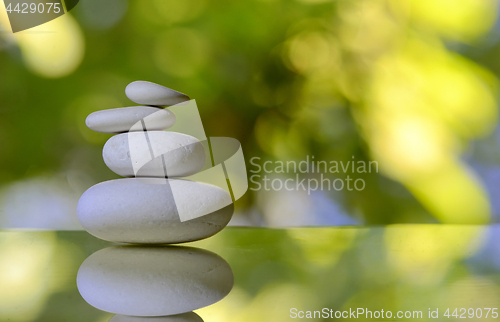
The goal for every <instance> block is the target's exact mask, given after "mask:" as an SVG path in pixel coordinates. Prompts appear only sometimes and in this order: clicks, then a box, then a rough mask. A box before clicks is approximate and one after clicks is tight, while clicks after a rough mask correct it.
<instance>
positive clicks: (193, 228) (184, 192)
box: [77, 178, 234, 244]
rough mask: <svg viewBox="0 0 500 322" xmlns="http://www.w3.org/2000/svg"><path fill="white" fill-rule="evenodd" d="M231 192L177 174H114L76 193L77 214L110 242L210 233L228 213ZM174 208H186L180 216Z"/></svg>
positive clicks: (168, 239) (197, 236) (223, 223)
mask: <svg viewBox="0 0 500 322" xmlns="http://www.w3.org/2000/svg"><path fill="white" fill-rule="evenodd" d="M233 210H234V207H233V203H232V200H231V196H230V195H229V194H228V193H227V192H226V191H225V190H224V189H221V188H219V187H217V186H213V185H210V184H205V183H199V182H193V181H187V180H176V179H137V178H130V179H117V180H110V181H106V182H101V183H99V184H96V185H95V186H93V187H91V188H89V189H88V190H87V191H85V193H84V194H83V195H82V196H81V198H80V200H79V202H78V206H77V214H78V220H79V221H80V223H81V225H82V226H83V228H85V230H87V231H88V232H89V233H90V234H92V235H94V236H96V237H98V238H101V239H104V240H108V241H113V242H124V243H150V244H170V243H183V242H189V241H194V240H200V239H203V238H207V237H210V236H212V235H214V234H216V233H217V232H219V231H220V230H222V229H223V228H224V227H225V226H226V225H227V223H228V222H229V220H230V219H231V216H232V215H233ZM179 214H189V215H190V218H194V219H191V220H188V221H181V218H182V216H181V217H180V216H179Z"/></svg>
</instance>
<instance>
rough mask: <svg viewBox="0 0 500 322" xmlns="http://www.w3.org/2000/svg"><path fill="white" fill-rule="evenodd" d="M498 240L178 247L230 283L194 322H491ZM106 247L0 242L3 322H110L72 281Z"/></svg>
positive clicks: (432, 237) (237, 233)
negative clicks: (207, 254) (215, 263)
mask: <svg viewBox="0 0 500 322" xmlns="http://www.w3.org/2000/svg"><path fill="white" fill-rule="evenodd" d="M498 232H499V227H497V226H447V225H394V226H387V227H340V228H293V229H263V228H236V227H228V228H226V229H224V230H223V231H222V232H221V233H219V234H217V235H216V236H213V237H211V238H208V239H206V240H203V241H199V242H193V243H188V244H186V245H185V246H190V247H196V248H202V249H205V250H209V251H211V252H213V253H215V254H218V255H219V256H220V257H222V258H223V259H224V260H225V261H227V263H229V265H230V266H231V268H232V271H233V274H234V287H233V288H232V290H231V292H230V293H229V295H228V296H226V297H225V298H224V299H222V300H221V301H219V302H217V303H215V304H213V305H211V306H208V307H205V308H202V309H199V310H196V311H195V312H196V313H197V314H198V315H200V316H201V318H203V320H204V321H206V322H225V321H231V322H238V321H245V322H246V321H249V322H250V321H251V322H254V321H297V320H305V321H328V320H335V319H350V320H353V319H354V316H356V319H357V320H370V321H371V320H381V321H384V320H385V321H396V320H420V321H426V320H433V321H436V320H437V321H450V320H456V319H460V320H463V319H464V318H465V319H469V320H471V321H476V320H481V321H483V320H484V321H489V320H492V321H493V320H498V319H500V318H499V317H498V312H497V311H498V307H499V306H500V274H499V272H500V236H499V235H498ZM113 245H116V244H112V243H108V242H105V241H102V240H99V239H96V238H94V237H93V236H91V235H89V234H88V233H86V232H83V231H56V232H53V231H2V232H0V321H56V322H57V321H97V322H104V321H109V320H110V318H111V317H112V316H113V314H112V313H108V312H104V311H101V310H99V309H97V308H94V307H93V306H91V305H90V304H88V303H87V302H86V301H85V300H84V299H83V298H82V296H81V295H80V293H79V291H78V289H77V283H76V276H77V272H78V269H79V267H80V265H81V264H82V262H83V261H84V260H85V259H86V258H87V257H89V256H90V255H91V254H93V253H95V252H96V251H98V250H100V249H103V248H107V247H110V246H113ZM455 309H457V310H456V311H455ZM382 310H383V313H382ZM353 312H356V315H353ZM388 312H390V314H391V315H392V317H390V318H389V316H388V315H387V313H388ZM400 312H401V313H400ZM447 312H448V313H447ZM370 314H372V316H371V317H370ZM381 314H383V317H382V315H381ZM398 314H399V315H398ZM429 314H431V315H432V316H433V317H436V316H437V318H429ZM487 314H488V316H487V317H486V315H487ZM373 315H375V317H373ZM377 315H379V318H376V316H377ZM405 315H406V317H405ZM479 315H481V317H479ZM335 316H336V317H335ZM398 316H399V318H398ZM448 316H449V317H448ZM302 317H303V318H302Z"/></svg>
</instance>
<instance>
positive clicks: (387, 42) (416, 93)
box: [0, 0, 500, 224]
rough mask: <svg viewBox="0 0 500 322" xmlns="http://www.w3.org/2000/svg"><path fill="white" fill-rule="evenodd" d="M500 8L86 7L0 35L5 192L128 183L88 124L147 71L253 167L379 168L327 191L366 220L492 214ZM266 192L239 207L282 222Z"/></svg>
mask: <svg viewBox="0 0 500 322" xmlns="http://www.w3.org/2000/svg"><path fill="white" fill-rule="evenodd" d="M2 10H3V8H1V7H0V24H1V25H3V28H4V29H6V30H8V29H9V27H8V24H7V21H6V16H5V14H4V12H3V11H2ZM497 12H498V2H497V1H494V0H461V1H451V0H439V1H434V0H425V1H417V0H414V1H411V0H404V1H401V0H373V1H363V0H356V1H346V0H342V1H328V0H300V1H299V0H297V1H292V2H290V1H282V0H254V1H243V2H234V1H223V0H220V1H210V2H209V1H207V0H174V1H170V0H169V1H165V0H152V1H150V2H148V3H147V4H145V3H144V2H141V1H137V0H133V1H132V0H131V1H127V0H112V1H111V0H110V1H105V2H102V1H98V0H87V1H82V3H81V4H79V5H78V6H77V7H76V8H75V9H74V11H72V14H71V15H65V16H64V17H62V18H59V19H56V20H54V21H53V22H50V23H48V24H45V25H42V26H38V27H36V28H33V29H31V30H29V31H25V32H21V33H17V34H14V35H11V34H10V33H9V32H2V33H1V34H0V39H1V40H0V49H1V51H0V73H1V75H2V77H1V78H0V97H1V98H2V103H1V104H0V149H1V153H0V185H1V184H7V183H9V182H12V181H15V180H21V179H25V178H30V177H33V176H40V175H47V174H52V173H72V177H73V178H78V179H75V180H76V181H77V182H78V184H77V185H78V186H79V187H81V188H82V189H80V188H78V189H77V192H80V193H81V192H82V191H83V190H84V188H85V187H89V186H90V185H91V184H93V183H97V182H99V181H103V180H105V179H111V178H116V176H115V175H113V174H112V173H111V172H110V171H109V170H108V169H106V168H105V166H104V163H103V162H102V160H101V156H100V155H101V148H102V145H103V143H104V142H105V141H106V140H107V138H109V135H105V134H99V133H93V132H91V131H90V130H88V129H86V128H85V125H84V119H85V117H86V115H87V114H89V113H90V112H93V111H96V110H100V109H105V108H113V107H120V106H129V105H133V104H131V102H129V101H128V100H127V99H126V97H125V95H124V88H125V86H126V84H128V83H129V82H131V81H133V80H137V79H142V80H149V81H153V82H157V83H160V84H163V85H166V86H168V87H171V88H174V89H176V90H179V91H182V92H185V93H187V94H189V95H190V96H191V97H193V98H196V99H197V103H198V106H199V107H200V112H201V114H202V119H203V121H204V125H205V130H206V132H207V135H209V136H229V137H234V138H237V139H239V140H240V141H241V142H242V145H243V151H244V154H245V156H246V158H247V160H249V159H250V158H251V157H254V156H261V157H263V159H271V160H297V161H300V160H304V159H305V157H306V156H307V155H314V156H315V157H316V160H327V161H329V160H337V161H342V160H344V161H348V160H351V159H352V157H355V159H356V160H376V161H378V162H379V165H380V173H370V174H362V175H361V177H362V178H363V179H364V180H365V181H366V189H364V190H363V191H342V192H341V193H337V192H336V193H330V197H331V198H332V200H335V202H336V203H339V204H340V205H341V206H342V208H343V209H344V210H345V211H346V212H347V213H349V214H350V215H352V216H355V217H356V219H357V220H358V221H359V222H361V223H369V224H370V223H371V224H380V223H395V222H397V223H404V222H436V221H440V222H448V223H484V222H487V221H489V220H490V217H491V207H490V201H489V200H488V195H487V192H486V190H485V189H484V187H483V185H482V183H481V181H480V180H479V179H478V178H477V176H476V175H475V174H474V172H473V171H471V169H470V168H469V166H468V165H467V164H466V163H465V162H464V161H463V159H462V158H461V155H462V154H463V153H464V152H465V151H467V149H468V148H469V146H470V142H471V141H473V140H477V139H479V138H484V137H487V136H488V135H490V134H491V132H492V131H493V129H494V128H495V127H496V125H497V118H498V115H497V114H498V112H497V87H498V81H497V78H496V75H497V74H498V73H500V66H499V65H498V63H497V56H496V55H495V53H497V52H498V50H499V48H500V45H499V42H498V37H496V38H495V30H496V27H495V23H496V20H497ZM475 61H476V62H475ZM489 148H490V149H494V148H496V146H490V147H489ZM339 176H340V177H342V176H345V174H339ZM75 180H73V181H75ZM261 193H265V192H261ZM258 195H259V193H256V194H252V193H251V192H249V193H247V195H246V197H245V198H244V199H243V200H242V201H241V202H239V204H238V206H239V209H240V210H241V209H250V208H251V209H253V208H258V209H260V210H259V211H261V212H263V215H264V219H263V223H266V222H267V223H269V222H275V220H274V221H273V219H272V218H268V217H269V216H272V214H268V213H266V212H265V209H267V208H268V207H267V206H265V205H263V204H260V203H259V200H260V199H259V196H258ZM256 197H257V198H256ZM290 198H294V196H292V197H288V199H290ZM271 199H272V198H271ZM305 215H307V214H305ZM266 216H267V217H266ZM285 221H286V220H285Z"/></svg>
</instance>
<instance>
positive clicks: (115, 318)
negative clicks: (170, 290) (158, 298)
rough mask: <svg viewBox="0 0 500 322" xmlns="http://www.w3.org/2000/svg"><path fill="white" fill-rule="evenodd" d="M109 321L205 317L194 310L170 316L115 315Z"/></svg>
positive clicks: (183, 321)
mask: <svg viewBox="0 0 500 322" xmlns="http://www.w3.org/2000/svg"><path fill="white" fill-rule="evenodd" d="M109 322H203V319H202V318H201V317H200V316H199V315H198V314H196V313H194V312H188V313H183V314H176V315H168V316H148V317H143V316H130V315H119V314H118V315H115V316H113V317H112V318H111V320H109Z"/></svg>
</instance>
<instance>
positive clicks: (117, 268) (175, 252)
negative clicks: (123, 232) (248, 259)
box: [76, 246, 234, 321]
mask: <svg viewBox="0 0 500 322" xmlns="http://www.w3.org/2000/svg"><path fill="white" fill-rule="evenodd" d="M76 282H77V286H78V290H79V292H80V294H81V296H82V297H83V298H84V299H85V301H87V303H89V304H90V305H92V306H94V307H96V308H98V309H100V310H103V311H106V312H111V313H115V314H121V315H132V316H165V315H173V314H181V313H186V312H190V311H193V310H197V309H200V308H202V307H205V306H208V305H212V304H214V303H216V302H218V301H220V300H221V299H223V298H224V297H225V296H226V295H227V294H228V293H229V292H230V291H231V289H232V287H233V283H234V277H233V272H232V270H231V267H230V266H229V264H228V263H227V262H226V261H225V260H224V259H222V258H221V257H220V256H218V255H216V254H214V253H212V252H209V251H206V250H202V249H198V248H192V247H130V246H115V247H108V248H105V249H102V250H100V251H98V252H96V253H94V254H92V255H90V256H89V257H88V258H87V259H86V260H85V261H84V262H83V263H82V265H81V266H80V269H79V270H78V275H77V278H76ZM181 321H182V320H181Z"/></svg>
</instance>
